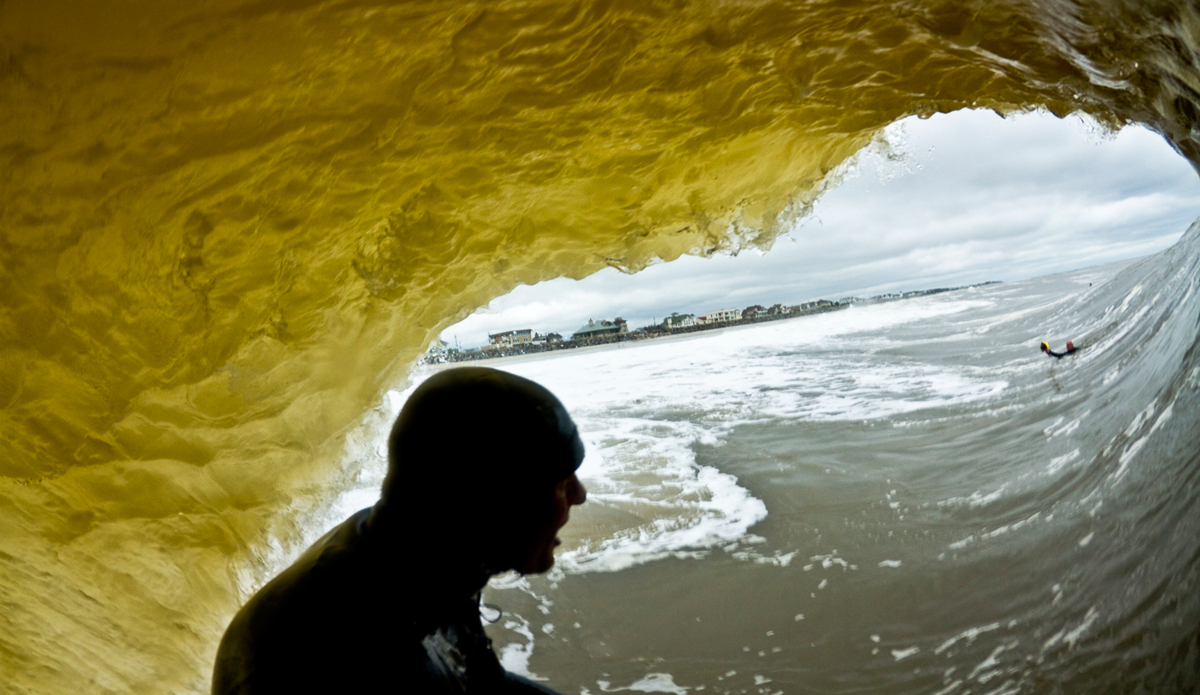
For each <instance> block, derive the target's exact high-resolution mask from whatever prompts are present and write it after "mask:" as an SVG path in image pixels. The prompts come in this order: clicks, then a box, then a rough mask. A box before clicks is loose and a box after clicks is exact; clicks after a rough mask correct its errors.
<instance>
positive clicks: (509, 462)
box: [212, 367, 587, 695]
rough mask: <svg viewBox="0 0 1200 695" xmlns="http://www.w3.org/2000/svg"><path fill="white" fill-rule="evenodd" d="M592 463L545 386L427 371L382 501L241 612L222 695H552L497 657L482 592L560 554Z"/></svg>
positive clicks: (472, 370)
mask: <svg viewBox="0 0 1200 695" xmlns="http://www.w3.org/2000/svg"><path fill="white" fill-rule="evenodd" d="M466 413H473V414H475V416H474V417H471V418H464V417H462V416H463V415H464V414H466ZM582 460H583V442H582V441H581V440H580V439H579V434H578V432H577V430H576V429H575V423H574V422H572V421H571V417H570V416H569V415H567V411H566V409H565V408H563V405H562V403H560V402H559V400H558V399H557V398H555V397H554V396H553V395H552V394H551V393H550V392H549V391H547V390H546V389H544V388H542V387H541V386H539V385H538V384H535V383H534V382H532V381H529V380H528V379H523V378H521V377H519V376H514V375H512V374H508V373H506V372H501V371H498V370H495V369H484V368H479V367H465V368H460V369H449V370H446V371H444V372H440V373H438V374H435V375H434V376H432V377H430V378H429V379H428V380H426V381H425V382H424V383H423V384H421V385H420V386H419V387H417V389H416V390H415V391H414V392H413V394H412V396H411V397H410V398H409V399H408V401H407V402H406V403H405V404H404V408H403V409H402V410H401V411H400V416H399V417H398V418H396V423H395V424H394V425H393V427H392V432H391V436H390V437H389V438H388V472H387V477H386V478H385V479H384V481H383V490H382V494H381V495H380V499H379V502H377V503H376V504H375V506H373V507H368V508H366V509H363V510H361V511H359V512H358V513H356V514H354V515H353V516H351V517H350V518H349V519H347V520H346V521H344V522H342V523H341V524H340V525H338V526H337V527H336V528H334V529H333V530H332V531H330V532H329V533H327V534H325V536H324V537H323V538H321V539H320V540H318V541H317V542H316V543H315V544H313V546H312V547H310V548H309V549H308V550H307V551H306V552H305V553H304V554H303V555H301V556H300V558H299V559H298V560H296V562H294V563H293V564H292V565H291V566H290V567H288V568H287V569H285V570H284V571H283V572H281V573H280V574H279V576H277V577H275V578H274V579H273V580H271V581H270V582H269V583H268V584H267V585H266V586H264V587H263V588H262V589H260V590H259V591H258V593H256V594H255V595H254V596H252V597H251V598H250V600H249V601H248V602H247V603H246V605H245V606H243V607H242V609H241V610H240V611H239V612H238V614H237V615H236V616H235V617H234V619H233V621H232V622H231V623H230V625H229V628H228V629H227V630H226V631H225V636H224V637H223V638H222V640H221V646H220V648H219V649H218V650H217V659H216V666H215V667H214V669H213V682H212V692H213V695H233V694H235V693H237V694H239V695H252V694H259V695H261V694H263V693H279V694H280V695H284V694H287V695H292V694H294V693H382V692H404V693H413V694H414V695H416V694H419V695H427V694H438V695H469V694H472V693H488V694H492V693H504V694H507V695H536V694H538V693H541V694H542V695H545V694H546V693H550V694H553V691H551V690H549V689H548V688H546V687H544V686H542V685H539V684H536V683H533V682H531V681H529V680H527V679H524V678H521V677H519V676H516V675H514V674H511V673H508V672H507V671H505V670H504V668H503V667H502V666H501V665H500V661H499V660H498V659H497V658H496V654H495V652H493V650H492V642H491V640H490V639H488V637H487V634H486V633H485V632H484V630H483V624H482V622H481V620H480V592H481V591H482V589H483V587H484V585H486V584H487V581H488V578H489V577H491V576H492V575H495V574H499V573H501V572H506V571H509V570H516V571H517V572H520V573H522V574H536V573H541V572H545V571H547V570H549V569H550V567H551V566H552V565H553V564H554V548H555V546H557V545H558V544H559V540H558V537H557V534H558V530H559V529H561V528H562V526H563V525H564V524H566V523H567V518H568V517H569V515H570V514H569V512H570V508H571V507H572V506H574V505H577V504H582V503H583V501H584V499H585V498H586V497H587V493H586V491H585V490H584V489H583V486H582V485H581V484H580V482H579V478H577V477H576V475H575V470H576V469H577V468H578V467H579V464H580V462H581V461H582Z"/></svg>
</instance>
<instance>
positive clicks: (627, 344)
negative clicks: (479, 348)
mask: <svg viewBox="0 0 1200 695" xmlns="http://www.w3.org/2000/svg"><path fill="white" fill-rule="evenodd" d="M827 313H829V312H820V313H814V314H804V315H801V316H789V317H788V318H784V319H777V320H776V321H762V322H759V323H750V324H744V325H740V326H722V327H721V328H710V329H707V330H703V331H695V332H692V333H683V334H679V335H669V336H664V337H662V338H646V339H643V340H629V341H622V342H615V343H603V344H601V345H588V346H586V347H577V348H566V349H563V350H549V351H546V352H534V353H530V354H527V355H508V356H505V357H489V358H486V359H482V360H462V361H461V362H446V363H444V364H417V366H416V368H417V369H425V370H428V371H429V373H431V374H432V373H437V372H440V371H442V370H444V369H450V368H453V367H469V366H471V365H480V366H484V367H499V366H501V365H505V364H514V363H517V362H528V361H531V360H538V359H548V358H554V357H563V356H566V355H578V354H581V353H585V352H602V351H607V350H627V349H633V348H637V347H641V346H648V345H662V344H663V343H671V342H679V341H683V340H695V339H697V338H709V337H712V336H714V335H720V334H721V333H725V332H726V331H739V330H744V329H748V328H758V327H760V326H769V325H772V324H774V323H778V322H779V321H794V320H796V319H803V318H809V317H811V316H821V315H823V314H827ZM414 371H415V370H414Z"/></svg>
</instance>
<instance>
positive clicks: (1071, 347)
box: [1042, 340, 1077, 360]
mask: <svg viewBox="0 0 1200 695" xmlns="http://www.w3.org/2000/svg"><path fill="white" fill-rule="evenodd" d="M1076 349H1077V348H1076V347H1075V343H1072V342H1071V341H1069V340H1068V341H1067V350H1066V352H1055V351H1053V350H1051V349H1050V343H1042V352H1044V353H1046V354H1047V355H1049V356H1051V357H1057V358H1058V359H1060V360H1061V359H1062V358H1064V357H1066V356H1067V355H1073V354H1075V350H1076Z"/></svg>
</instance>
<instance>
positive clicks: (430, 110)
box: [0, 0, 1200, 692]
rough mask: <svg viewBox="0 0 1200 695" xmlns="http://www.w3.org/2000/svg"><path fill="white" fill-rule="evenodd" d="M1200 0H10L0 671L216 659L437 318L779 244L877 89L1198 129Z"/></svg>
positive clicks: (45, 678) (0, 155) (190, 684)
mask: <svg viewBox="0 0 1200 695" xmlns="http://www.w3.org/2000/svg"><path fill="white" fill-rule="evenodd" d="M1198 29H1200V17H1198V16H1197V14H1196V12H1195V10H1194V9H1191V8H1189V7H1188V6H1187V5H1185V4H1183V3H1179V4H1173V3H1139V4H1138V7H1131V6H1127V4H1126V3H1123V2H1104V3H1073V2H1066V1H1055V2H1041V3H1038V4H1029V3H1025V2H1020V3H993V2H978V3H970V2H962V1H959V2H953V3H952V2H944V3H942V2H915V1H912V0H902V1H901V2H895V3H891V4H886V5H884V4H875V3H854V2H843V1H838V2H805V3H788V2H693V3H688V2H660V3H650V2H641V1H639V2H621V1H620V0H618V1H616V2H579V3H570V4H568V3H561V2H496V3H490V4H475V5H462V4H459V3H450V2H405V3H396V4H391V3H386V2H332V1H326V2H321V1H302V0H290V1H289V0H267V1H261V2H259V1H255V2H250V1H242V2H239V1H237V0H223V1H219V2H210V3H199V4H197V3H182V2H177V3H164V2H158V1H153V2H152V1H149V0H126V1H124V2H111V1H105V2H99V1H95V0H70V1H66V0H8V2H5V3H0V103H2V104H3V108H2V110H0V191H2V194H0V259H2V264H0V296H3V305H2V310H0V336H2V337H0V345H2V348H0V349H2V350H3V353H2V360H0V403H3V404H4V410H3V415H2V417H0V440H2V441H3V442H4V445H3V446H4V448H3V453H2V454H0V476H2V477H0V601H2V603H3V606H4V609H3V610H0V681H3V682H6V683H7V684H8V687H10V688H12V689H13V690H14V691H22V690H23V689H29V690H32V691H36V692H56V691H61V692H107V691H121V692H175V691H186V690H189V689H194V690H206V689H207V681H208V673H209V669H210V664H211V659H212V655H213V653H214V650H215V645H216V641H217V639H218V638H219V636H220V633H221V631H222V629H223V627H224V623H225V622H226V620H227V619H228V617H229V616H230V615H231V613H232V611H233V610H234V609H235V607H236V605H237V604H238V602H239V601H240V600H241V599H242V598H243V597H244V592H245V591H247V590H248V589H249V588H251V587H253V586H254V585H255V583H256V582H257V581H259V580H260V579H261V573H262V572H264V571H265V568H266V567H267V564H266V562H265V560H264V559H263V558H264V557H265V556H266V554H267V553H268V552H269V547H270V544H272V543H274V544H275V545H278V544H283V545H284V546H287V544H289V543H294V542H296V541H297V540H298V538H299V531H298V526H297V520H298V519H300V518H302V517H304V516H305V515H306V514H310V513H312V512H314V510H319V509H320V508H322V505H323V504H324V502H325V501H326V500H327V498H328V497H329V495H330V494H332V491H334V490H336V489H338V487H339V485H340V484H341V481H340V480H339V477H340V476H345V475H347V474H346V473H345V472H344V471H345V469H344V468H343V467H342V466H341V465H340V458H341V453H342V446H343V445H342V443H343V440H344V436H345V433H346V432H347V430H348V428H350V427H351V426H352V425H354V423H356V422H357V421H359V420H360V419H361V418H362V416H363V414H364V412H366V411H367V410H368V409H369V408H371V407H373V406H374V405H375V404H376V402H377V400H378V398H379V395H380V393H381V391H382V389H383V388H384V387H385V386H387V385H390V384H392V383H395V381H396V380H398V379H399V378H400V377H401V376H402V375H403V373H404V370H405V369H406V365H408V364H409V363H410V362H411V361H412V360H413V359H414V358H415V356H416V355H417V354H418V353H419V351H420V350H421V349H422V347H423V345H424V343H425V341H427V340H428V339H429V338H430V337H431V336H433V335H435V334H436V333H437V332H438V331H439V330H440V329H441V328H444V327H446V326H448V325H450V324H451V323H453V322H454V321H456V320H458V319H460V318H462V317H463V316H465V315H466V314H467V313H468V312H470V311H471V310H473V309H474V308H476V307H479V306H481V305H483V304H485V303H486V302H487V301H488V300H490V299H491V298H493V297H496V296H498V295H501V294H504V293H505V292H507V291H508V290H510V289H511V288H513V287H514V286H516V285H517V284H519V283H534V282H537V281H541V280H546V279H550V278H554V277H560V276H569V277H574V278H579V277H583V276H585V275H588V274H589V273H592V272H594V271H596V270H597V269H600V268H602V267H605V266H609V265H612V266H617V267H619V268H622V269H626V270H629V271H636V270H638V269H640V268H642V267H644V266H645V265H647V264H649V263H653V262H656V261H660V260H667V261H669V260H672V259H674V258H676V257H678V256H679V255H680V254H685V253H699V254H709V253H714V252H718V251H721V250H730V249H736V248H741V247H744V246H748V245H753V246H758V247H764V248H765V247H769V246H770V244H771V242H772V240H773V238H774V237H775V235H776V233H777V232H778V231H779V230H780V229H781V228H786V225H787V223H788V222H789V220H790V219H792V218H793V217H794V216H796V215H798V214H801V213H802V212H803V210H804V209H805V206H807V205H808V204H810V203H811V202H812V200H813V199H815V197H816V196H817V195H818V194H819V193H820V191H821V189H822V183H823V182H824V181H826V177H827V175H829V174H830V172H832V171H835V170H836V168H837V167H838V165H839V164H841V163H843V162H845V161H846V160H847V158H848V157H850V156H851V155H853V154H854V153H855V152H857V151H858V150H859V149H861V148H862V147H863V146H864V145H866V144H867V143H869V142H870V141H871V140H872V139H873V138H875V137H876V136H877V134H878V133H879V132H880V131H881V129H882V128H883V127H884V126H886V125H888V124H889V123H891V122H893V121H896V120H898V119H900V118H903V117H905V116H909V115H913V114H918V115H925V116H927V115H930V114H933V113H936V112H948V111H953V110H956V109H961V108H991V109H996V110H998V111H1001V112H1012V111H1019V110H1024V109H1029V108H1034V107H1043V108H1046V109H1049V110H1051V111H1053V112H1054V113H1056V114H1060V115H1063V114H1066V113H1069V112H1071V111H1075V110H1081V111H1086V112H1088V113H1090V114H1092V115H1093V116H1095V117H1097V118H1099V119H1100V120H1101V121H1102V122H1104V123H1106V124H1109V125H1110V126H1114V127H1115V126H1119V125H1121V124H1124V123H1126V122H1130V121H1136V122H1141V123H1144V124H1147V125H1149V126H1150V127H1152V128H1154V129H1156V130H1158V131H1159V132H1161V133H1163V134H1164V135H1165V136H1166V137H1167V138H1168V139H1169V140H1170V141H1171V142H1172V143H1173V144H1174V145H1175V146H1176V147H1177V148H1178V149H1179V150H1180V151H1181V152H1183V153H1184V154H1185V156H1187V157H1188V158H1189V159H1191V161H1192V162H1193V163H1196V162H1197V161H1200V157H1198V153H1200V150H1198V148H1197V143H1196V140H1195V138H1194V137H1193V133H1194V132H1196V131H1194V130H1193V129H1194V128H1195V126H1196V125H1197V120H1200V119H1197V113H1198V110H1197V108H1198V107H1197V104H1196V94H1197V90H1198V89H1200V76H1198V75H1197V72H1196V70H1195V68H1194V67H1193V66H1194V65H1196V64H1197V61H1196V55H1197V50H1196V49H1197V46H1196V42H1195V40H1194V38H1193V37H1195V36H1196V35H1197V33H1198Z"/></svg>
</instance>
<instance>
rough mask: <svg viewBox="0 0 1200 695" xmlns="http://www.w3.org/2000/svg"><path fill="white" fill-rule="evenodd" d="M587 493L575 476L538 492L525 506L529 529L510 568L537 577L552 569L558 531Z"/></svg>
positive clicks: (558, 541) (558, 540)
mask: <svg viewBox="0 0 1200 695" xmlns="http://www.w3.org/2000/svg"><path fill="white" fill-rule="evenodd" d="M586 499H587V490H586V489H584V487H583V483H581V482H579V477H578V476H576V475H575V474H574V473H572V474H571V476H570V477H569V478H567V479H565V480H560V481H559V482H558V483H556V484H555V485H554V486H553V487H552V488H550V489H548V490H544V491H539V492H538V493H537V494H536V495H534V496H532V497H531V498H530V499H529V500H528V502H527V505H528V506H526V509H525V511H526V513H527V514H528V516H527V519H528V526H527V530H526V532H525V533H524V534H522V536H523V541H524V542H523V543H521V545H520V546H519V548H518V550H517V552H516V555H517V557H516V558H515V562H514V564H513V569H515V570H517V571H518V572H520V573H521V574H539V573H541V572H546V571H548V570H549V569H550V568H551V567H553V566H554V549H555V548H557V547H558V546H559V544H560V543H561V542H562V541H561V540H560V539H559V537H558V532H559V530H560V529H561V528H562V527H563V526H565V525H566V523H567V521H568V520H569V519H570V518H571V507H573V506H575V505H578V504H583V502H584V501H585V500H586Z"/></svg>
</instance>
